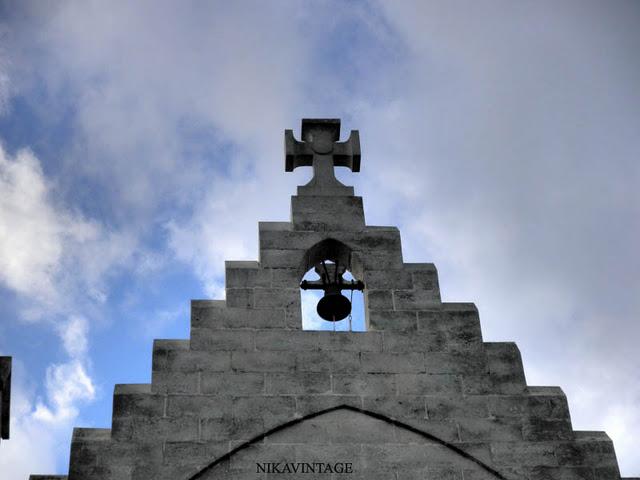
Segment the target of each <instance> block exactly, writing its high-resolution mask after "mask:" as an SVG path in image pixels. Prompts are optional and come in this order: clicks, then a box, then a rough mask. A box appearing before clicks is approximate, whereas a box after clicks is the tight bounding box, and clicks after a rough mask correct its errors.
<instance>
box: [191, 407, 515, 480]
mask: <svg viewBox="0 0 640 480" xmlns="http://www.w3.org/2000/svg"><path fill="white" fill-rule="evenodd" d="M336 412H348V413H350V414H353V413H355V414H357V415H362V416H363V417H364V418H365V419H371V420H373V421H376V422H378V423H380V424H385V425H387V426H389V427H391V428H393V429H398V430H399V431H400V432H401V433H402V434H409V435H414V436H416V437H419V438H421V439H422V440H423V443H422V444H416V443H415V442H411V443H412V446H413V447H414V449H420V448H422V449H427V448H428V447H429V446H433V445H436V446H438V447H441V451H444V452H447V453H446V455H448V457H449V459H450V461H451V463H452V464H455V466H456V468H460V469H465V470H478V471H480V472H482V473H483V474H484V475H485V476H486V475H488V476H489V477H493V478H496V479H499V480H506V478H505V477H504V476H503V475H502V474H500V473H499V472H498V471H496V470H495V469H494V468H492V467H491V466H489V465H487V464H486V463H484V462H483V461H482V460H480V459H478V458H476V457H475V456H473V455H472V454H470V453H468V452H466V451H465V450H463V449H461V448H460V447H458V446H456V445H454V444H452V443H450V442H447V441H445V440H442V439H441V438H438V437H437V436H435V435H433V434H431V433H428V432H425V431H423V430H421V429H419V428H416V427H414V426H411V425H409V424H407V423H404V422H401V421H399V420H396V419H393V418H390V417H387V416H386V415H383V414H380V413H376V412H372V411H369V410H365V409H362V408H358V407H354V406H351V405H339V406H335V407H331V408H327V409H323V410H320V411H317V412H314V413H311V414H308V415H305V416H303V417H300V418H296V419H293V420H290V421H288V422H285V423H283V424H281V425H278V426H276V427H274V428H272V429H270V430H268V431H265V432H264V433H261V434H260V435H257V436H256V437H254V438H252V439H250V440H248V441H246V442H244V443H242V444H240V445H238V446H237V447H235V448H233V449H232V450H230V451H229V452H227V453H226V454H224V455H222V456H220V457H218V458H217V459H215V460H213V461H212V462H211V463H209V464H208V465H206V466H205V467H204V468H202V469H201V470H199V471H198V472H197V473H195V474H193V475H192V476H190V477H189V478H188V480H205V479H206V480H213V479H217V478H225V475H228V473H227V472H226V471H223V470H222V469H221V470H220V471H219V472H217V471H216V469H217V468H219V467H223V466H224V465H225V464H228V462H229V461H230V460H232V459H233V458H234V456H237V455H241V454H242V453H243V452H244V451H246V450H248V449H250V448H252V447H256V446H260V445H266V444H267V443H265V442H266V441H267V440H268V439H269V438H270V437H274V436H277V435H282V436H283V437H285V439H286V435H287V431H290V430H293V429H295V428H296V427H303V426H304V425H305V422H310V421H313V420H314V419H322V418H323V417H329V416H330V415H331V414H334V413H336ZM342 427H343V425H339V426H338V428H340V429H341V428H342ZM303 433H304V432H303ZM361 433H362V436H363V437H369V436H370V435H371V431H368V430H366V429H365V431H363V432H361ZM299 439H300V436H299V435H295V434H294V438H293V439H292V440H293V441H296V442H299V441H300V440H299ZM367 440H368V438H367ZM394 440H396V439H395V438H394V439H391V438H390V439H389V443H393V442H394ZM276 444H277V442H276ZM399 445H402V444H399ZM446 455H445V457H446ZM443 458H444V457H443V455H442V454H440V455H439V457H438V461H439V462H440V465H442V462H443V461H444V462H445V463H446V460H443ZM427 462H428V460H427ZM427 466H428V464H425V467H427ZM465 467H466V468H465ZM409 468H410V467H409Z"/></svg>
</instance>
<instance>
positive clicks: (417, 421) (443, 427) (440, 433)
mask: <svg viewBox="0 0 640 480" xmlns="http://www.w3.org/2000/svg"><path fill="white" fill-rule="evenodd" d="M398 420H399V421H401V422H402V423H403V424H406V425H409V426H411V427H413V428H417V429H418V430H420V431H421V432H424V433H427V434H429V435H432V436H433V437H435V438H438V439H440V440H442V441H444V442H455V443H457V442H459V441H460V436H459V435H458V425H457V424H456V423H455V422H451V421H448V420H431V419H429V418H417V417H416V418H401V419H398ZM395 435H396V441H397V442H398V443H415V444H430V443H432V442H433V440H431V439H430V438H426V437H424V436H423V435H418V434H416V433H414V432H412V431H410V430H405V429H404V428H401V427H398V428H396V430H395Z"/></svg>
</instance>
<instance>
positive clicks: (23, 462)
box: [0, 320, 95, 480]
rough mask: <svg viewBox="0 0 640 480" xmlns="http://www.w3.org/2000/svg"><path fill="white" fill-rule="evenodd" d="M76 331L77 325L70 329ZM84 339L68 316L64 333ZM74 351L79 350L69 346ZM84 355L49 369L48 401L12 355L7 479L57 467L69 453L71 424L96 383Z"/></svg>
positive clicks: (1, 466)
mask: <svg viewBox="0 0 640 480" xmlns="http://www.w3.org/2000/svg"><path fill="white" fill-rule="evenodd" d="M72 330H75V331H74V332H72ZM65 335H66V337H67V338H72V337H76V339H77V340H81V341H82V342H86V338H84V335H83V334H82V333H79V332H78V331H77V320H70V321H69V332H65V333H64V334H63V336H65ZM70 351H71V352H73V354H74V355H75V354H76V353H77V351H76V350H75V349H74V348H72V349H71V350H70ZM86 361H87V360H86V359H85V358H82V359H80V358H71V359H70V360H69V361H68V362H66V363H62V364H54V365H50V366H49V367H48V368H47V378H46V394H47V396H46V401H43V400H42V399H38V398H37V397H36V395H35V388H34V386H33V384H31V385H30V384H28V383H27V382H28V379H29V375H28V372H27V371H26V369H25V368H24V366H23V365H22V363H21V362H20V361H19V360H17V359H16V358H14V362H13V374H12V398H11V419H10V420H11V438H10V439H9V440H8V441H3V442H2V443H0V471H2V473H3V479H7V480H22V479H24V478H28V476H29V475H31V474H34V473H42V474H45V473H50V472H53V471H56V470H57V469H58V465H57V461H58V459H59V458H60V457H61V456H62V457H64V456H66V455H68V451H69V442H70V440H71V438H70V437H71V427H72V426H73V424H74V421H75V420H76V419H77V418H78V405H79V404H80V403H82V402H84V401H89V400H92V399H93V398H94V394H95V388H94V386H93V383H92V380H91V378H90V377H89V375H88V374H87V371H86V367H85V365H84V364H85V363H86Z"/></svg>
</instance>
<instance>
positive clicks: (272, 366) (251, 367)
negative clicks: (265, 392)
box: [231, 351, 296, 372]
mask: <svg viewBox="0 0 640 480" xmlns="http://www.w3.org/2000/svg"><path fill="white" fill-rule="evenodd" d="M231 366H232V368H233V370H234V371H235V372H293V371H295V370H296V352H272V351H265V352H232V353H231Z"/></svg>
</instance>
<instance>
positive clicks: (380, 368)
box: [360, 352, 425, 373]
mask: <svg viewBox="0 0 640 480" xmlns="http://www.w3.org/2000/svg"><path fill="white" fill-rule="evenodd" d="M360 361H361V363H362V371H363V372H368V373H423V372H424V371H425V366H424V354H423V353H417V352H416V353H404V354H402V353H378V352H375V353H370V352H363V353H361V356H360Z"/></svg>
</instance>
